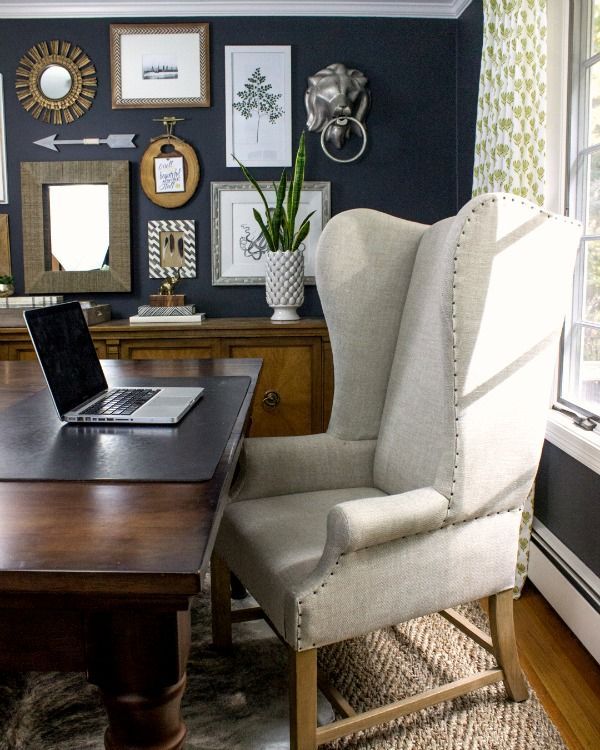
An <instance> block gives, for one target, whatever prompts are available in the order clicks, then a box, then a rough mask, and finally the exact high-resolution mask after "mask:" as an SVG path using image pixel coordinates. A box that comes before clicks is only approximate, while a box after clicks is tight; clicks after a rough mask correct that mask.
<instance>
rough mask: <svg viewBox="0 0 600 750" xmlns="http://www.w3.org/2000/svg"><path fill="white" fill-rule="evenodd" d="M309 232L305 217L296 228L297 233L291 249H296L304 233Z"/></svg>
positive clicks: (308, 223) (304, 235)
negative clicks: (298, 227) (297, 228)
mask: <svg viewBox="0 0 600 750" xmlns="http://www.w3.org/2000/svg"><path fill="white" fill-rule="evenodd" d="M309 232H310V221H307V220H306V219H305V220H304V221H303V222H302V226H301V227H300V229H299V230H298V234H297V235H296V238H295V239H294V244H293V245H292V250H297V249H298V248H299V247H300V243H301V242H302V240H303V239H305V238H306V235H307V234H308V233H309Z"/></svg>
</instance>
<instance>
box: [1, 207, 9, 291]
mask: <svg viewBox="0 0 600 750" xmlns="http://www.w3.org/2000/svg"><path fill="white" fill-rule="evenodd" d="M10 275H11V266H10V238H9V234H8V214H0V276H10Z"/></svg>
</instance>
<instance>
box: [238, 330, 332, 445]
mask: <svg viewBox="0 0 600 750" xmlns="http://www.w3.org/2000/svg"><path fill="white" fill-rule="evenodd" d="M223 356H225V357H260V358H261V359H262V360H263V367H262V370H261V374H260V377H259V379H258V384H257V387H256V395H255V397H254V407H253V409H252V427H251V430H250V435H251V436H264V435H272V436H275V435H308V434H310V433H314V432H320V431H321V423H322V378H321V340H320V339H319V338H310V337H306V338H289V339H287V338H285V339H284V338H283V337H282V338H255V339H241V340H240V339H235V340H229V339H225V340H224V341H223Z"/></svg>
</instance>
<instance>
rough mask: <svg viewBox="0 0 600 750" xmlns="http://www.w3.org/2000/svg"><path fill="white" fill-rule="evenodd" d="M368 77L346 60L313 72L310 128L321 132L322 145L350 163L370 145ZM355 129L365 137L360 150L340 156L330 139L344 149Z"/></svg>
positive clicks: (308, 101) (308, 102)
mask: <svg viewBox="0 0 600 750" xmlns="http://www.w3.org/2000/svg"><path fill="white" fill-rule="evenodd" d="M368 82H369V81H368V79H367V78H366V76H365V75H363V73H361V72H360V70H356V69H355V68H347V67H346V66H345V65H343V64H342V63H333V65H328V66H327V67H326V68H323V70H320V71H319V72H318V73H315V74H314V76H310V77H309V79H308V89H307V90H306V94H305V95H304V104H305V105H306V113H307V114H308V120H307V122H306V126H307V128H308V129H309V130H310V131H312V132H314V133H321V147H322V149H323V151H324V152H325V153H326V154H327V156H328V157H329V158H330V159H333V161H337V162H341V163H342V164H346V163H348V162H351V161H356V160H357V159H358V158H359V157H360V156H362V154H363V153H364V150H365V148H366V147H367V131H366V128H365V126H364V120H365V118H366V116H367V113H368V111H369V108H370V106H371V92H370V91H369V89H368V88H367V84H368ZM352 133H354V134H355V135H357V136H359V137H361V138H362V145H361V147H360V150H359V152H358V153H357V154H355V155H354V156H352V157H351V158H350V159H339V158H337V157H336V156H332V154H331V153H330V152H329V151H328V150H327V145H326V144H327V143H330V142H331V143H333V145H334V146H335V147H336V148H338V149H341V148H342V147H343V146H344V144H345V143H346V141H347V140H348V139H349V138H350V137H351V135H352Z"/></svg>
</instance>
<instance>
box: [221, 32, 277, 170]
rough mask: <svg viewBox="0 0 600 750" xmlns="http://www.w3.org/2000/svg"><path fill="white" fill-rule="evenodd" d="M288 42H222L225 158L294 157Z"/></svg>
mask: <svg viewBox="0 0 600 750" xmlns="http://www.w3.org/2000/svg"><path fill="white" fill-rule="evenodd" d="M291 69H292V65H291V47H289V46H251V47H247V46H244V47H240V46H235V47H233V46H226V47H225V147H226V155H227V156H226V164H227V166H228V167H236V166H237V162H236V158H237V159H239V160H240V161H242V162H243V163H244V164H245V165H246V166H248V167H289V166H290V164H291V163H292V94H291V91H292V84H291V80H292V73H291Z"/></svg>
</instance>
